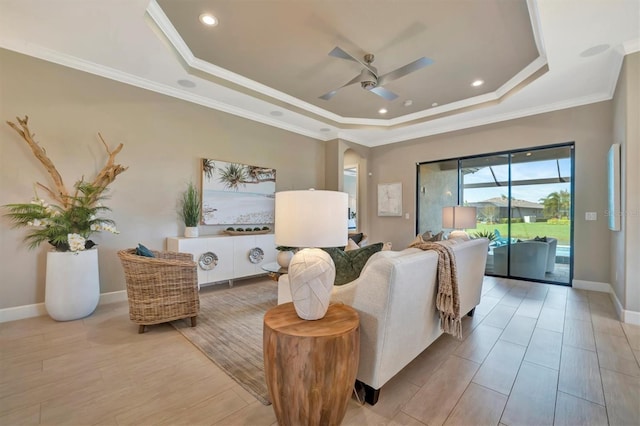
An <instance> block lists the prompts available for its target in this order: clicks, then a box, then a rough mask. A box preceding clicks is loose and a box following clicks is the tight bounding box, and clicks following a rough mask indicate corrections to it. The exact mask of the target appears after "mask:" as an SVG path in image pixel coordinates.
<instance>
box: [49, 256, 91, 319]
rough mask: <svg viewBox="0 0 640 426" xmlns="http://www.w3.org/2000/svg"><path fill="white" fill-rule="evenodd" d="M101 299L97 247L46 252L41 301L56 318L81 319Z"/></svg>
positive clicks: (50, 314)
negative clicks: (43, 293) (72, 250)
mask: <svg viewBox="0 0 640 426" xmlns="http://www.w3.org/2000/svg"><path fill="white" fill-rule="evenodd" d="M99 300H100V272H99V269H98V250H97V249H95V248H93V249H89V250H84V251H79V252H76V253H73V252H69V251H67V252H59V251H50V252H48V253H47V275H46V288H45V297H44V304H45V307H46V308H47V313H48V314H49V316H50V317H51V318H53V319H54V320H56V321H71V320H76V319H80V318H84V317H86V316H88V315H90V314H92V313H93V311H95V309H96V307H97V306H98V301H99Z"/></svg>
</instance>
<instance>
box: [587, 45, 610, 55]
mask: <svg viewBox="0 0 640 426" xmlns="http://www.w3.org/2000/svg"><path fill="white" fill-rule="evenodd" d="M609 47H611V46H609V45H608V44H598V45H596V46H593V47H590V48H588V49H587V50H583V51H582V52H581V53H580V56H582V57H583V58H588V57H589V56H595V55H597V54H600V53H602V52H606V51H607V50H608V49H609Z"/></svg>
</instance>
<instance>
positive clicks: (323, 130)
mask: <svg viewBox="0 0 640 426" xmlns="http://www.w3.org/2000/svg"><path fill="white" fill-rule="evenodd" d="M320 131H321V132H330V131H331V129H330V128H328V127H323V128H322V129H320Z"/></svg>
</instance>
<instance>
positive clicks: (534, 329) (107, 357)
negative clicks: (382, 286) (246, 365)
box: [0, 277, 640, 426]
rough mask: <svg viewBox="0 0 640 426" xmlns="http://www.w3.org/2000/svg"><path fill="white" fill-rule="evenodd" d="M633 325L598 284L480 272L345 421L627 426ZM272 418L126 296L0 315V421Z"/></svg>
mask: <svg viewBox="0 0 640 426" xmlns="http://www.w3.org/2000/svg"><path fill="white" fill-rule="evenodd" d="M639 360H640V327H638V326H634V325H629V324H621V323H620V322H619V321H617V319H616V315H615V310H614V308H613V304H612V302H611V300H610V298H609V296H608V295H607V294H603V293H596V292H588V291H581V290H574V289H571V288H567V287H558V286H551V285H544V284H535V283H527V282H522V281H511V280H506V279H499V278H489V277H488V278H486V279H485V283H484V287H483V299H482V303H481V304H480V305H479V306H478V307H477V309H476V315H475V316H474V317H473V318H469V317H466V318H465V320H464V339H463V340H462V341H458V340H456V339H454V338H452V337H450V336H447V335H443V336H442V337H440V338H439V339H438V340H437V341H436V342H434V343H433V344H432V345H431V346H430V347H429V348H428V349H427V350H426V351H424V352H423V353H422V354H421V355H420V356H418V358H417V359H416V360H414V361H413V362H412V363H411V364H409V365H408V366H407V367H406V368H405V369H404V370H402V371H401V372H400V373H399V374H398V375H397V376H396V377H394V378H393V379H392V380H391V381H390V382H388V383H387V384H386V385H385V386H384V387H383V388H382V390H381V395H380V401H379V403H378V404H377V405H375V406H373V407H371V406H368V405H365V406H360V405H359V404H358V403H357V402H356V401H355V399H354V400H352V403H351V404H350V406H349V409H348V411H347V414H346V416H345V420H344V422H343V424H345V425H441V424H446V425H485V424H486V425H498V424H502V425H507V426H512V425H545V424H557V425H607V424H610V425H638V424H640V367H639V364H638V361H639ZM18 424H63V425H94V424H95V425H151V424H163V425H200V424H202V425H273V424H275V416H274V414H273V410H272V408H271V407H270V406H263V405H261V404H260V403H258V402H257V401H256V400H255V399H254V398H253V397H252V396H251V395H249V394H248V393H247V392H246V391H244V390H243V389H242V388H241V387H240V386H239V385H237V384H236V383H235V382H234V381H233V380H231V379H230V378H229V377H228V376H227V375H226V374H224V373H223V372H222V371H221V370H220V369H218V368H217V367H216V366H215V365H214V364H213V363H212V362H211V361H209V360H208V359H207V358H206V357H205V356H204V355H203V354H202V353H200V352H199V351H198V350H197V349H196V348H195V347H193V346H192V345H191V344H190V343H189V342H188V341H187V340H185V339H184V338H183V337H182V336H181V335H180V334H179V333H177V332H176V331H175V330H173V328H172V327H171V326H169V325H160V326H155V327H152V328H151V329H150V331H148V332H147V333H145V334H144V335H138V334H137V327H136V326H135V325H134V324H133V323H131V322H130V321H129V319H128V315H127V305H126V304H124V303H117V304H112V305H106V306H101V307H100V308H99V309H98V311H97V312H96V313H94V314H93V315H92V316H90V317H89V318H86V319H84V320H79V321H73V322H66V323H59V322H55V321H52V320H50V319H49V318H47V317H39V318H32V319H26V320H21V321H14V322H10V323H4V324H0V425H18Z"/></svg>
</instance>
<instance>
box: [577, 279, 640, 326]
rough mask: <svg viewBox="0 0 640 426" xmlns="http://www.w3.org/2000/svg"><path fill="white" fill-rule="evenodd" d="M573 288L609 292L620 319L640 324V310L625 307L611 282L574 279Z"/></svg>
mask: <svg viewBox="0 0 640 426" xmlns="http://www.w3.org/2000/svg"><path fill="white" fill-rule="evenodd" d="M573 288H577V289H580V290H591V291H599V292H602V293H609V297H611V300H612V301H613V306H614V307H615V309H616V314H618V318H620V321H622V322H625V323H629V324H635V325H640V312H637V311H629V310H626V309H624V308H623V307H622V303H621V302H620V299H618V295H617V294H616V292H615V291H613V287H611V284H609V283H600V282H596V281H583V280H573Z"/></svg>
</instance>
